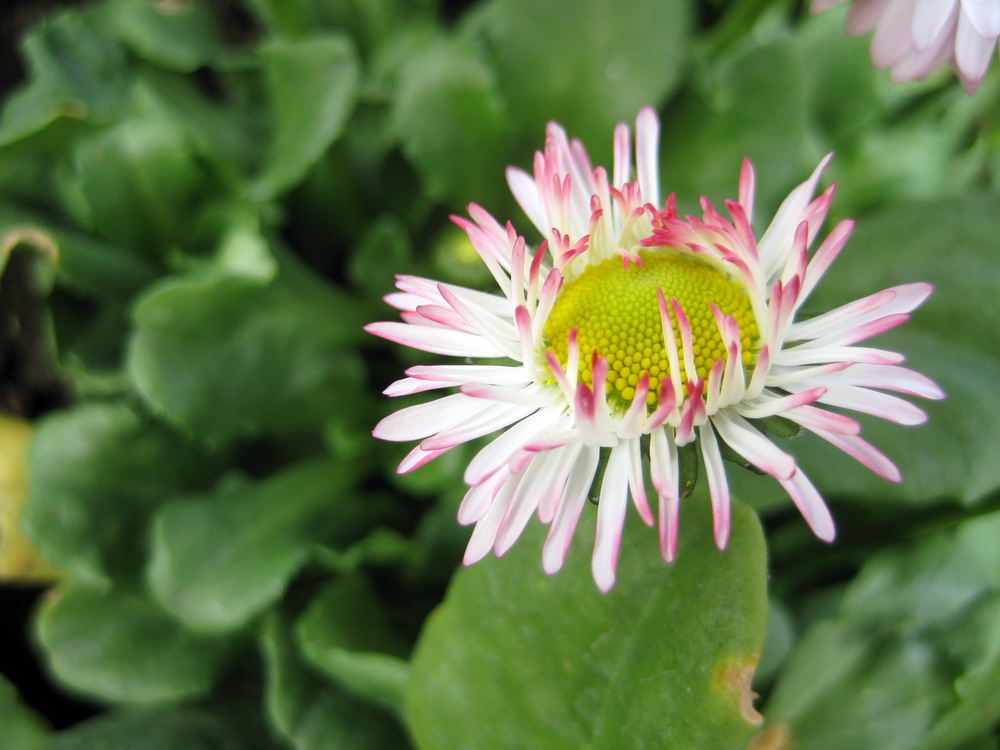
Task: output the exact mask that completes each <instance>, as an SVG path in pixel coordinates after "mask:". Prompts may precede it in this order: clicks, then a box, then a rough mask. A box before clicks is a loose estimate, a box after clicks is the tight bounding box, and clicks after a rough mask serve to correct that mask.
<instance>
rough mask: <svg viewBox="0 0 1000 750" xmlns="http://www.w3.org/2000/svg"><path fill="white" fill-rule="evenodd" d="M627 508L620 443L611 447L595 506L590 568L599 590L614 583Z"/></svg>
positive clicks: (623, 451)
mask: <svg viewBox="0 0 1000 750" xmlns="http://www.w3.org/2000/svg"><path fill="white" fill-rule="evenodd" d="M627 507H628V451H627V450H626V448H625V446H619V447H618V448H612V449H611V456H610V458H609V459H608V465H607V468H606V469H605V471H604V481H603V482H602V483H601V499H600V502H599V503H598V506H597V535H596V538H595V540H594V555H593V558H592V559H591V566H590V567H591V571H592V572H593V574H594V581H596V582H597V587H598V588H599V589H600V590H601V591H610V590H611V588H612V586H614V585H615V569H616V567H617V565H618V548H619V545H620V543H621V537H622V528H623V527H624V525H625V510H626V509H627Z"/></svg>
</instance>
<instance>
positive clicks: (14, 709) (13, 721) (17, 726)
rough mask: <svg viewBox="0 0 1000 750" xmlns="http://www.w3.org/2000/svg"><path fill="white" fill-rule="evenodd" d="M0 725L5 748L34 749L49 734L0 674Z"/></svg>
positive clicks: (39, 719) (47, 729)
mask: <svg viewBox="0 0 1000 750" xmlns="http://www.w3.org/2000/svg"><path fill="white" fill-rule="evenodd" d="M0 727H3V741H4V747H5V748H6V750H36V748H37V747H38V746H39V745H41V743H42V741H43V740H44V739H45V738H46V737H47V736H48V735H49V732H50V730H49V728H48V726H46V724H45V722H44V721H43V720H42V719H41V718H40V717H39V716H38V715H37V714H36V713H35V712H34V711H32V710H31V709H30V708H28V707H27V706H25V705H24V704H23V703H22V702H21V700H20V698H19V697H18V695H17V690H16V689H15V688H14V686H13V685H11V684H10V683H9V682H8V681H7V679H6V678H5V677H4V676H3V675H0Z"/></svg>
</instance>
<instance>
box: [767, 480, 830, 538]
mask: <svg viewBox="0 0 1000 750" xmlns="http://www.w3.org/2000/svg"><path fill="white" fill-rule="evenodd" d="M778 481H779V482H781V486H782V487H784V488H785V492H787V493H788V496H789V497H791V498H792V502H794V503H795V506H796V507H797V508H798V509H799V512H800V513H801V514H802V517H803V518H804V519H806V523H807V524H809V528H810V529H812V531H813V533H814V534H815V535H816V536H817V537H819V538H820V539H822V540H823V541H824V542H832V541H833V539H834V537H835V536H836V535H837V531H836V528H835V527H834V525H833V516H831V515H830V509H829V508H827V507H826V503H825V502H824V501H823V498H822V496H821V495H820V494H819V492H818V491H817V489H816V487H815V486H813V483H812V482H810V481H809V477H807V476H806V475H805V474H803V473H802V471H797V472H795V475H794V476H793V477H792V478H791V479H779V480H778Z"/></svg>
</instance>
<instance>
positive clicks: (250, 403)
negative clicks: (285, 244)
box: [128, 234, 363, 443]
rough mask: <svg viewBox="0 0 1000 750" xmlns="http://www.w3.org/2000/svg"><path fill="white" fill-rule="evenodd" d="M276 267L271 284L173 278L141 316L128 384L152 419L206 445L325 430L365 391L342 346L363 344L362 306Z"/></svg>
mask: <svg viewBox="0 0 1000 750" xmlns="http://www.w3.org/2000/svg"><path fill="white" fill-rule="evenodd" d="M237 239H239V238H237ZM240 242H242V243H244V244H245V243H246V242H247V237H246V235H245V234H244V235H243V236H242V239H240ZM237 260H239V259H237ZM261 260H262V259H261V257H260V255H259V253H255V252H253V248H250V255H249V256H246V257H244V258H243V259H242V260H239V263H237V265H239V264H240V263H244V261H246V262H251V264H252V266H253V268H257V270H258V271H259V270H261V269H260V268H259V264H260V262H261ZM263 260H265V261H266V258H264V259H263ZM230 261H233V259H232V258H230ZM279 263H280V266H281V270H280V272H279V275H278V277H277V278H276V279H274V281H272V282H271V283H262V279H261V274H260V273H257V272H254V273H250V274H248V273H246V269H245V268H244V269H242V270H241V269H239V268H235V267H231V268H230V269H229V271H230V273H231V272H232V271H234V270H236V271H238V275H223V274H222V273H219V272H214V273H198V274H193V275H189V276H185V277H174V278H171V279H168V280H166V281H164V282H163V283H161V284H159V285H157V286H155V287H153V288H152V289H150V291H149V292H148V293H147V294H145V295H144V296H143V297H142V298H140V300H139V302H138V304H137V305H136V307H135V321H136V331H135V335H134V337H133V338H132V340H131V342H130V345H129V352H128V371H129V375H130V377H131V378H132V380H133V382H134V383H135V387H136V389H137V390H138V391H139V393H140V394H141V395H142V397H143V398H144V399H146V401H147V402H148V403H149V405H150V407H151V408H152V409H153V410H154V411H156V412H157V413H159V414H162V415H163V417H164V418H165V419H168V420H169V421H170V422H172V423H174V424H176V425H178V426H180V427H182V428H183V429H185V430H187V431H189V432H190V433H191V434H192V435H194V436H196V437H197V438H198V439H199V440H202V441H205V442H210V443H226V442H229V441H231V440H234V439H236V438H238V437H242V436H246V435H256V434H259V433H261V432H265V431H277V432H288V431H291V430H298V429H304V428H309V427H314V426H318V425H320V424H322V423H323V422H324V421H325V420H326V419H328V418H329V417H330V415H331V414H332V413H333V412H335V411H336V410H337V409H339V408H340V407H339V406H338V404H340V403H341V402H342V401H343V400H344V399H345V398H349V396H348V395H347V394H350V393H351V392H352V391H354V390H356V389H360V388H361V381H362V373H363V368H362V365H361V362H360V360H359V359H358V358H357V356H356V355H355V354H354V352H352V351H350V350H347V349H345V347H344V344H345V343H347V342H349V341H353V340H357V339H359V338H360V336H361V325H362V321H361V319H360V315H359V310H358V308H357V306H356V305H355V304H354V303H353V302H352V301H351V300H349V299H348V298H347V297H345V296H343V295H342V294H340V293H339V292H337V291H336V290H334V289H333V288H331V287H328V286H326V285H325V284H324V283H323V282H321V281H320V280H319V279H317V278H315V277H313V276H312V275H311V274H310V273H309V272H308V270H307V269H305V268H303V267H300V266H298V265H297V262H295V261H294V260H293V259H292V258H290V257H288V256H285V257H283V258H281V259H279ZM230 265H231V266H232V263H230ZM264 270H266V269H264ZM264 275H265V276H266V274H264Z"/></svg>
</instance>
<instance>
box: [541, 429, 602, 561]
mask: <svg viewBox="0 0 1000 750" xmlns="http://www.w3.org/2000/svg"><path fill="white" fill-rule="evenodd" d="M599 458H600V449H598V448H590V447H584V448H583V450H582V451H581V452H580V455H579V456H578V457H577V459H576V463H575V464H574V465H573V470H572V471H571V472H570V479H569V482H567V484H566V489H565V491H564V492H563V498H562V502H561V503H560V504H559V510H558V511H557V512H556V517H555V519H554V520H553V521H552V526H551V527H549V535H548V537H546V539H545V546H544V547H543V548H542V568H543V569H544V570H545V572H546V573H549V574H552V573H555V572H556V571H557V570H559V568H561V567H562V564H563V562H564V561H565V560H566V553H567V552H568V551H569V543H570V541H571V540H572V538H573V530H574V529H575V528H576V522H577V521H578V520H579V518H580V511H581V510H583V506H584V504H585V503H586V502H587V493H588V492H589V491H590V485H591V484H592V483H593V481H594V473H595V472H596V471H597V462H598V459H599Z"/></svg>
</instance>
